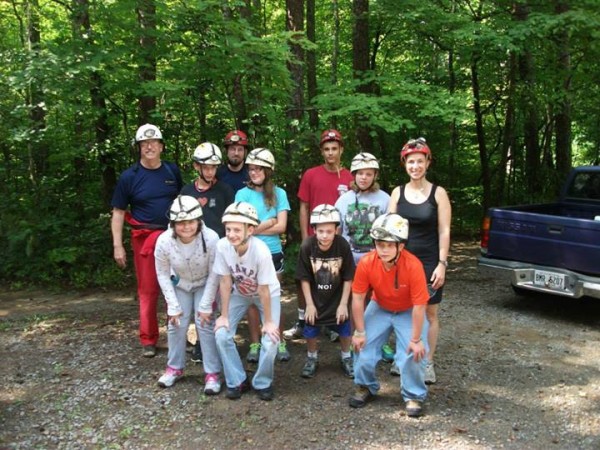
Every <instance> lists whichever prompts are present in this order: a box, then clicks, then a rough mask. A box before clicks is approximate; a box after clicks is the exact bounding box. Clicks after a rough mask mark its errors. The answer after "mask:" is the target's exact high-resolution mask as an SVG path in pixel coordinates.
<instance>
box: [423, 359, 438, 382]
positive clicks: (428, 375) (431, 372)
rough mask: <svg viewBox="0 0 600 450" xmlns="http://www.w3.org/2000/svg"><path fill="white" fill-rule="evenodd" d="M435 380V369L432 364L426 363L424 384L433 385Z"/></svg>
mask: <svg viewBox="0 0 600 450" xmlns="http://www.w3.org/2000/svg"><path fill="white" fill-rule="evenodd" d="M436 381H437V378H436V377H435V369H434V368H433V363H432V362H428V363H427V365H426V366H425V384H435V382H436Z"/></svg>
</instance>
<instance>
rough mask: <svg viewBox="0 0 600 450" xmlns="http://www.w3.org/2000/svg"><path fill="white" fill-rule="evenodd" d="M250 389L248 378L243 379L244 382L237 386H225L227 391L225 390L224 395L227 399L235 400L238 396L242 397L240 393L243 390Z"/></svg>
mask: <svg viewBox="0 0 600 450" xmlns="http://www.w3.org/2000/svg"><path fill="white" fill-rule="evenodd" d="M249 390H250V384H249V383H248V380H244V382H243V383H242V384H240V385H239V386H236V387H233V388H230V387H229V386H227V392H225V396H226V397H227V398H228V399H229V400H237V399H238V398H241V397H242V394H243V393H244V392H248V391H249Z"/></svg>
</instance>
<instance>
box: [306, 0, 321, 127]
mask: <svg viewBox="0 0 600 450" xmlns="http://www.w3.org/2000/svg"><path fill="white" fill-rule="evenodd" d="M306 37H307V39H308V40H309V41H310V42H312V43H313V44H314V43H316V42H317V38H316V31H315V0H306ZM306 93H307V95H308V101H307V104H308V105H309V110H308V124H309V126H310V129H311V130H312V131H317V130H318V129H319V112H318V111H317V109H316V108H315V107H314V105H313V99H314V98H315V97H316V96H317V52H316V50H314V49H311V50H307V51H306Z"/></svg>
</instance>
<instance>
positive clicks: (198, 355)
mask: <svg viewBox="0 0 600 450" xmlns="http://www.w3.org/2000/svg"><path fill="white" fill-rule="evenodd" d="M191 360H192V362H195V363H196V364H199V363H201V362H202V347H200V341H196V345H194V349H193V350H192V357H191Z"/></svg>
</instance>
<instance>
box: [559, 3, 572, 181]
mask: <svg viewBox="0 0 600 450" xmlns="http://www.w3.org/2000/svg"><path fill="white" fill-rule="evenodd" d="M555 11H556V14H564V13H566V12H567V11H569V5H568V4H567V3H566V2H563V1H561V0H559V1H557V2H556V6H555ZM556 43H557V47H558V55H557V56H558V58H557V61H558V62H557V69H558V70H557V71H558V73H559V75H560V76H561V77H562V80H563V81H562V87H561V91H560V92H559V96H558V98H559V101H558V104H557V107H556V116H555V131H556V169H557V171H558V175H559V178H560V179H564V178H565V177H566V176H567V174H568V173H569V171H570V170H571V98H570V91H571V76H572V74H571V53H570V44H569V34H568V30H566V29H565V28H563V29H562V30H561V31H559V32H558V33H557V38H556Z"/></svg>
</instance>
